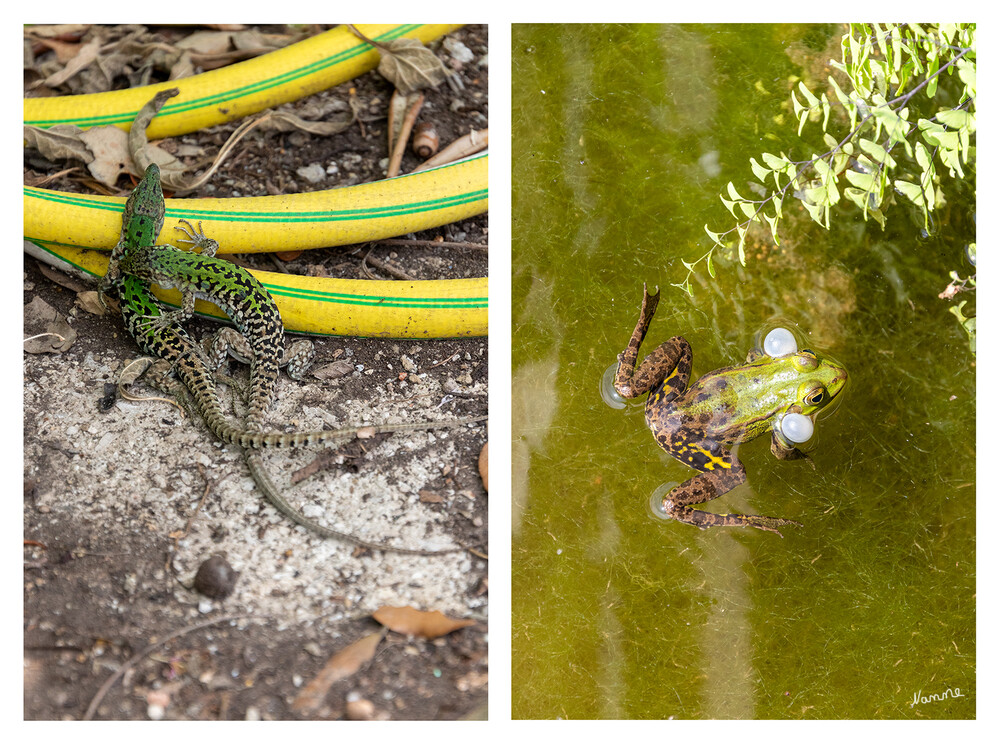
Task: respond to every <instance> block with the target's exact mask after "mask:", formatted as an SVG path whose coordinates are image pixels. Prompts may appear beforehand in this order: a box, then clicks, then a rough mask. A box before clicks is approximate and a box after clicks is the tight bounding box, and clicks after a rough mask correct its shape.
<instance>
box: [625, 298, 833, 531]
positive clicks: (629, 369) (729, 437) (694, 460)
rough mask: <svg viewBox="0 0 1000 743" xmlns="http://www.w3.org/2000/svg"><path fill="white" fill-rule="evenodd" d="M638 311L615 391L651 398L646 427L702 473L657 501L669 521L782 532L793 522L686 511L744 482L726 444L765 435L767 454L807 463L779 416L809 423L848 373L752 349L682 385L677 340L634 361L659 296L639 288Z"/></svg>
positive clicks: (682, 358) (686, 367)
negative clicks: (737, 361) (742, 358)
mask: <svg viewBox="0 0 1000 743" xmlns="http://www.w3.org/2000/svg"><path fill="white" fill-rule="evenodd" d="M642 293H643V297H642V309H641V310H640V312H639V322H638V323H636V326H635V330H634V331H633V332H632V338H631V340H629V344H628V347H627V348H626V349H625V350H624V351H623V352H622V353H621V354H619V355H618V372H617V374H616V375H615V389H616V390H617V391H618V394H619V395H621V396H622V397H628V398H632V397H638V396H639V395H643V394H646V393H647V392H648V393H649V398H648V399H647V400H646V423H647V424H648V425H649V427H650V429H652V431H653V435H654V436H655V437H656V442H657V443H658V444H659V445H660V446H661V447H663V449H664V451H666V452H667V453H668V454H670V455H671V456H672V457H674V458H675V459H677V460H678V461H680V462H683V463H684V464H686V465H688V466H689V467H693V468H694V469H696V470H698V471H699V472H700V473H701V474H699V475H696V476H695V477H693V478H691V479H690V480H687V481H686V482H683V483H681V484H680V485H678V486H677V487H675V488H674V489H673V490H671V491H670V492H669V493H667V495H666V496H665V497H664V498H663V511H664V513H666V515H667V516H670V517H671V518H674V519H677V520H678V521H683V522H684V523H687V524H694V525H695V526H699V527H701V528H702V529H707V528H708V527H710V526H752V527H754V528H756V529H762V530H764V531H770V532H774V533H775V534H778V535H779V536H780V535H781V532H779V531H778V529H777V527H779V526H786V525H789V524H792V525H795V526H801V524H799V523H798V522H797V521H792V520H791V519H783V518H777V517H772V516H746V515H743V514H738V513H726V514H717V513H709V512H707V511H701V510H698V509H697V508H691V506H692V505H693V504H696V503H705V502H706V501H710V500H712V499H713V498H718V497H719V496H720V495H724V494H725V493H728V492H729V491H730V490H732V489H733V488H735V487H736V486H737V485H739V484H740V483H743V482H745V481H746V479H747V476H746V470H745V469H744V467H743V465H742V463H741V462H740V460H739V459H738V458H737V457H736V456H735V455H734V454H733V453H732V452H731V451H730V450H729V449H728V448H726V447H727V446H732V445H733V444H737V443H742V442H744V441H750V440H751V439H754V438H756V437H757V436H759V435H761V434H762V433H766V432H767V431H770V432H771V452H772V453H773V454H774V456H776V457H777V458H778V459H783V460H784V459H802V458H806V459H808V456H807V455H806V454H805V453H804V452H801V451H799V450H798V449H796V448H795V444H794V443H793V442H792V441H790V440H789V439H788V438H787V437H786V436H785V434H783V433H782V431H781V419H782V417H783V416H784V415H785V414H788V413H801V414H802V415H805V416H807V417H809V418H812V419H813V421H814V422H815V416H816V413H818V412H819V411H820V410H822V409H823V408H825V407H826V406H827V405H829V404H830V401H831V400H833V399H834V398H835V397H836V396H837V395H838V393H840V391H841V390H842V389H843V388H844V385H845V384H846V383H847V370H846V369H844V367H842V366H840V365H838V364H836V363H834V362H833V361H831V360H829V359H824V358H822V357H820V356H818V355H817V354H815V353H813V352H812V351H808V350H805V349H803V350H801V351H797V352H795V353H791V354H788V355H787V356H781V357H778V358H772V357H771V356H768V355H766V354H764V353H761V352H760V351H758V350H756V349H754V350H751V351H750V353H749V354H748V355H747V361H746V364H743V365H741V366H729V367H726V368H725V369H717V370H716V371H713V372H709V373H708V374H706V375H705V376H703V377H702V378H701V379H699V380H698V381H696V382H695V383H694V384H692V385H691V386H690V387H688V379H689V378H690V376H691V346H690V345H689V344H688V342H687V341H686V340H684V339H683V338H681V337H680V336H674V337H673V338H671V339H670V340H668V341H667V342H666V343H663V344H661V345H660V346H659V347H657V348H656V349H655V350H654V351H653V352H652V353H650V354H649V355H648V356H646V358H645V359H643V361H642V363H641V364H639V367H638V368H636V366H635V364H636V361H637V360H638V356H639V346H640V345H641V344H642V340H643V338H645V337H646V331H647V330H648V329H649V324H650V322H651V321H652V319H653V313H654V312H656V305H657V303H658V302H659V300H660V293H659V291H657V292H656V294H650V293H649V292H648V291H646V287H645V285H644V286H643V288H642Z"/></svg>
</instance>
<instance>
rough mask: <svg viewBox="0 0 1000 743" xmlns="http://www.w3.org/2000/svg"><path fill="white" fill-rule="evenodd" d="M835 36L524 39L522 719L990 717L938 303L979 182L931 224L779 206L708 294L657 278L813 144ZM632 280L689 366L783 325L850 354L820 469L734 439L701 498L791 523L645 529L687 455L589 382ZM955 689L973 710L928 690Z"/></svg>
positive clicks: (518, 139) (580, 31)
mask: <svg viewBox="0 0 1000 743" xmlns="http://www.w3.org/2000/svg"><path fill="white" fill-rule="evenodd" d="M838 33H839V29H838V28H837V27H835V26H790V25H756V26H651V25H650V26H584V25H575V26H515V27H514V32H513V76H514V83H513V99H514V113H513V124H514V140H513V155H514V168H513V183H514V193H513V208H514V218H513V226H514V230H513V233H514V246H513V247H514V255H513V266H514V277H513V304H514V312H513V331H514V349H513V406H514V410H513V425H514V442H513V462H514V473H513V478H514V487H513V495H514V499H513V530H514V534H513V556H512V557H513V625H512V627H513V638H512V642H513V653H514V658H513V691H512V701H513V714H514V716H515V717H518V718H552V717H563V718H594V717H601V718H626V717H627V718H638V717H653V718H665V717H678V718H752V717H756V718H899V717H902V718H917V717H932V718H938V717H954V718H968V717H973V716H974V715H975V706H974V705H975V701H974V700H975V614H974V612H975V599H974V591H975V576H974V566H975V563H974V560H975V551H974V547H975V545H974V536H975V518H974V516H975V511H974V503H975V480H974V467H975V439H974V430H975V425H974V415H975V396H974V395H975V358H974V357H973V356H972V355H971V353H970V351H969V348H968V342H967V338H966V336H965V334H964V333H963V332H962V331H961V329H960V328H959V326H958V324H957V323H956V322H955V320H954V317H953V316H952V315H950V314H948V312H947V306H946V304H945V303H944V302H942V301H941V300H939V299H938V298H937V294H938V293H939V292H940V291H941V290H942V289H943V288H944V287H945V286H946V285H947V283H948V278H947V273H948V271H949V270H951V269H958V270H960V271H961V272H962V273H965V272H966V267H965V266H963V265H962V263H961V250H962V247H963V246H964V244H965V243H966V242H970V241H972V240H974V235H973V233H972V228H971V224H972V223H971V219H970V216H971V213H972V212H973V211H974V204H973V202H972V197H971V195H970V196H969V197H968V198H967V200H966V201H965V202H964V203H963V202H962V201H961V199H957V200H956V201H955V202H954V203H952V204H951V205H950V206H949V208H948V210H947V211H946V212H944V213H941V214H938V215H937V221H936V234H935V235H933V236H925V235H922V234H921V231H920V229H919V225H918V222H917V220H914V219H911V218H910V216H909V215H908V214H907V212H906V210H905V209H903V208H900V207H898V206H897V207H893V208H891V209H890V216H889V223H888V225H887V229H886V231H885V232H883V231H882V230H881V229H880V228H879V227H878V225H877V224H871V223H869V224H866V223H864V222H863V221H862V220H861V219H860V216H858V217H857V218H855V215H854V213H853V212H851V211H849V210H846V209H845V210H844V211H842V212H838V213H837V214H835V215H834V217H835V218H834V224H833V225H832V229H831V231H829V232H827V231H825V230H823V229H822V228H819V227H818V226H817V225H815V224H814V223H812V222H811V221H810V220H809V219H808V217H807V216H806V215H804V214H803V213H802V212H801V210H800V209H798V208H795V207H796V205H795V202H794V201H792V200H789V201H787V202H786V214H787V217H786V219H785V221H784V222H783V223H782V227H781V229H782V232H781V236H782V244H781V246H780V247H779V248H775V247H774V246H773V245H771V244H769V242H768V241H767V240H766V239H754V240H751V241H750V243H749V244H748V255H749V258H748V265H747V266H746V268H742V267H740V266H739V265H738V264H732V263H730V264H724V263H722V262H719V263H718V264H717V273H718V275H717V278H715V279H712V278H711V277H709V276H708V274H707V272H705V271H704V269H703V268H702V269H701V270H700V271H699V273H698V274H697V276H696V278H695V279H694V280H693V290H694V296H693V298H689V297H688V296H687V295H686V294H684V293H682V292H680V291H678V290H677V289H674V288H671V287H670V286H669V284H671V283H676V282H679V281H681V280H682V279H683V278H684V276H685V274H686V270H685V269H684V267H683V265H682V263H681V259H684V260H687V261H694V260H696V259H697V258H698V257H699V256H700V255H702V254H703V253H704V252H705V251H706V250H707V249H708V247H709V245H710V243H709V240H708V238H707V237H706V235H705V233H704V231H703V226H704V225H705V224H706V223H708V224H709V225H710V226H711V228H712V229H714V230H716V231H721V230H722V229H725V228H728V227H729V226H731V224H730V221H729V220H730V217H729V215H728V213H727V212H726V211H725V209H724V208H723V206H722V205H721V202H720V201H719V199H718V194H719V192H720V191H722V190H723V189H724V187H725V184H726V182H727V181H729V180H732V181H734V182H735V183H736V185H737V187H738V188H740V190H741V191H742V190H744V186H745V185H746V184H747V182H748V181H750V180H752V179H753V176H752V173H751V171H750V167H749V162H748V161H749V158H750V157H751V156H759V153H760V152H761V151H765V150H766V151H770V152H779V151H782V150H785V151H790V152H793V154H794V155H796V156H799V157H806V156H808V154H809V153H805V152H802V151H796V149H795V148H799V149H801V145H799V144H798V143H797V140H796V139H795V137H794V129H795V127H794V125H793V124H790V123H789V122H791V120H792V114H791V109H790V107H789V106H788V104H787V101H788V91H789V88H790V85H791V82H794V81H795V80H797V79H799V78H804V79H806V81H807V83H808V84H809V85H810V87H811V88H812V89H813V90H816V89H817V87H818V85H819V84H820V81H822V80H825V78H826V75H827V74H828V70H826V69H825V67H824V62H825V60H828V59H829V58H830V57H831V56H837V57H838V58H839V49H838V47H837V40H838V36H837V34H838ZM814 130H815V132H817V133H818V132H819V128H818V126H817V127H814ZM746 190H749V189H748V188H747V189H746ZM967 192H968V193H970V194H971V192H972V188H971V186H970V188H969V189H967ZM643 282H646V283H648V284H649V285H650V287H653V286H659V287H660V288H661V292H662V294H663V297H662V299H661V302H660V308H659V310H658V312H657V316H656V319H655V320H654V322H653V325H652V328H651V330H650V333H649V335H648V336H647V341H646V344H645V346H644V351H647V352H648V351H649V350H652V348H654V347H655V344H657V343H659V342H662V341H663V340H666V339H667V338H668V337H669V336H671V335H675V334H676V335H683V336H684V337H686V338H687V339H688V340H689V341H690V343H691V345H692V347H693V348H694V374H695V375H701V374H704V373H705V372H708V371H710V370H712V369H716V368H719V367H721V366H726V365H729V364H732V363H736V362H738V361H741V360H742V359H743V358H744V357H745V355H746V352H747V350H748V348H749V347H750V346H751V345H752V343H753V338H754V334H755V333H756V332H757V331H758V330H759V329H760V328H761V327H762V326H765V325H767V324H768V323H774V322H775V319H776V318H780V319H781V320H782V321H783V322H785V323H786V324H789V323H790V324H791V325H792V326H793V327H796V328H797V329H799V330H800V331H801V332H802V333H803V334H804V336H805V338H806V340H807V343H808V345H809V346H810V347H816V348H819V349H822V350H823V351H826V352H828V353H830V354H832V355H833V356H834V357H835V358H836V359H837V360H838V361H840V362H841V363H843V364H844V365H846V366H847V368H848V370H849V372H850V377H851V378H850V384H849V386H848V389H847V390H846V392H845V393H844V395H843V398H844V399H843V401H842V404H841V405H840V406H839V408H838V409H837V410H836V411H835V412H834V413H833V414H832V415H830V416H828V417H826V418H821V419H820V421H819V424H818V426H817V434H816V436H815V437H814V438H813V440H812V441H811V442H810V444H809V445H808V446H809V448H810V453H811V456H812V458H813V461H814V463H815V465H816V467H815V470H813V469H811V468H810V467H809V465H808V464H806V463H803V462H779V461H777V460H776V459H774V458H773V457H772V456H771V454H770V451H769V446H768V442H767V440H766V439H765V438H761V439H758V440H756V441H754V442H750V443H747V444H744V445H742V446H741V447H740V450H739V455H740V457H741V459H742V461H743V463H744V464H745V465H746V467H747V471H748V475H749V482H748V483H747V484H745V485H743V486H741V487H740V488H738V489H736V490H734V491H733V492H731V493H729V494H727V495H726V496H724V497H723V498H721V499H719V500H718V501H715V502H713V503H711V504H708V506H707V508H708V510H715V511H733V512H738V513H763V514H767V515H772V516H783V517H786V518H791V519H795V520H798V521H800V522H802V523H803V524H804V527H803V528H801V529H795V528H788V529H785V532H786V536H785V538H784V539H781V538H779V537H777V536H775V535H773V534H768V533H764V532H761V531H757V530H748V529H732V528H719V529H711V530H707V531H701V530H699V529H697V528H695V527H692V526H689V525H685V524H680V523H677V522H672V521H662V520H657V519H656V518H654V516H653V515H652V513H651V511H650V509H649V505H648V504H649V499H650V495H651V494H652V492H653V491H654V490H655V489H656V488H657V487H658V486H660V485H662V484H664V483H668V482H680V481H683V480H685V479H687V478H688V477H690V476H691V475H692V474H693V471H692V470H689V469H688V468H686V467H684V466H683V465H681V464H679V463H678V462H676V461H674V460H672V459H671V458H670V457H668V456H667V455H666V454H664V453H663V452H662V451H660V450H659V449H658V447H657V446H656V444H655V442H654V440H653V438H652V436H651V434H650V433H649V431H648V429H647V428H645V425H644V422H643V416H642V408H641V403H640V404H636V403H633V404H630V405H629V406H628V407H627V408H626V409H624V410H616V409H612V408H610V407H608V406H607V405H605V404H604V402H603V401H602V400H601V397H600V395H599V392H598V385H599V382H600V379H601V376H602V374H603V373H604V371H605V370H606V369H607V368H608V367H609V366H610V365H611V364H613V363H614V361H615V358H616V356H617V354H618V353H619V352H620V351H621V350H622V349H623V348H624V347H625V344H626V342H627V341H628V338H629V335H630V333H631V331H632V328H633V326H634V324H635V321H636V317H637V313H638V307H639V302H640V299H641V296H642V285H643ZM946 690H951V692H952V693H954V692H955V691H956V690H958V693H960V694H961V695H962V696H960V697H950V698H948V699H945V700H942V701H933V700H932V701H927V702H925V703H918V704H915V705H914V704H913V701H914V695H915V694H917V695H918V696H921V695H922V696H924V697H929V695H930V694H944V693H945V692H946Z"/></svg>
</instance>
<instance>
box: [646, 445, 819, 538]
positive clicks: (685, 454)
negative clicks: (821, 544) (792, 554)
mask: <svg viewBox="0 0 1000 743" xmlns="http://www.w3.org/2000/svg"><path fill="white" fill-rule="evenodd" d="M702 443H703V444H707V443H708V442H702ZM674 456H676V457H677V458H678V459H679V460H680V461H682V462H684V463H685V464H687V465H689V466H691V467H694V468H695V469H697V470H700V471H701V474H700V475H697V476H695V477H692V478H691V479H690V480H687V481H685V482H682V483H681V484H680V485H678V486H677V487H675V488H674V489H673V490H671V491H670V492H669V493H667V494H666V495H665V496H664V498H663V512H664V513H665V514H666V515H667V516H669V517H670V518H672V519H676V520H677V521H682V522H684V523H685V524H694V525H695V526H697V527H699V528H701V529H708V528H709V527H712V526H752V527H753V528H755V529H761V530H762V531H769V532H773V533H774V534H777V535H778V536H779V537H780V536H781V532H780V531H778V528H777V527H779V526H802V524H800V523H799V522H798V521H792V520H791V519H783V518H778V517H775V516H756V515H744V514H740V513H710V512H708V511H700V510H698V509H697V508H691V506H692V505H694V504H696V503H706V502H708V501H710V500H714V499H715V498H718V497H719V496H720V495H724V494H725V493H728V492H729V491H730V490H732V489H733V488H735V487H736V486H737V485H742V484H743V483H744V482H746V479H747V475H746V469H744V467H743V464H742V463H741V462H740V460H739V459H737V458H736V455H735V454H733V453H732V452H731V451H729V450H727V449H726V448H725V447H723V446H721V445H718V444H711V445H707V446H706V447H704V448H703V447H702V446H693V445H690V444H688V445H687V446H686V449H685V450H684V451H681V452H678V453H676V454H675V455H674Z"/></svg>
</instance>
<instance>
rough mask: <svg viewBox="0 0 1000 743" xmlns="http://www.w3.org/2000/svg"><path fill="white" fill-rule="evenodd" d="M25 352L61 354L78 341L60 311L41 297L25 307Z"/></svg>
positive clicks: (74, 332)
mask: <svg viewBox="0 0 1000 743" xmlns="http://www.w3.org/2000/svg"><path fill="white" fill-rule="evenodd" d="M24 333H25V336H26V337H27V338H31V340H25V342H24V351H25V352H27V353H60V352H62V351H66V350H67V349H69V347H70V346H72V345H73V343H74V341H76V331H75V330H74V329H73V328H72V326H70V324H69V323H67V322H66V318H65V317H63V316H62V315H61V314H60V313H59V312H58V310H56V309H55V308H54V307H52V305H50V304H49V303H48V302H46V301H45V300H44V299H42V298H41V297H35V298H34V299H32V300H31V302H29V303H28V304H26V305H25V306H24Z"/></svg>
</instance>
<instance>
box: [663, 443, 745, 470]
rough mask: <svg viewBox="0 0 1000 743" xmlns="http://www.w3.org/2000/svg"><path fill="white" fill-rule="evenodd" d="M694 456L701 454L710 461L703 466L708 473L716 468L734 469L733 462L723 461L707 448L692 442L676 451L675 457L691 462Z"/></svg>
mask: <svg viewBox="0 0 1000 743" xmlns="http://www.w3.org/2000/svg"><path fill="white" fill-rule="evenodd" d="M694 454H701V455H703V456H704V457H705V458H706V459H707V460H708V461H706V462H704V463H703V464H701V467H702V468H703V469H704V470H706V471H711V470H714V469H715V468H716V467H718V468H720V469H724V470H728V469H732V466H733V464H732V462H729V461H727V460H725V459H723V458H722V457H720V456H718V455H717V454H715V453H713V452H711V451H709V450H708V449H706V448H705V447H703V446H699V445H698V444H695V443H692V442H688V443H685V444H684V445H683V446H681V447H680V448H679V449H678V450H677V451H676V453H675V454H674V456H675V457H677V458H681V457H683V458H685V459H687V460H689V461H691V460H693V456H692V455H694Z"/></svg>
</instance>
